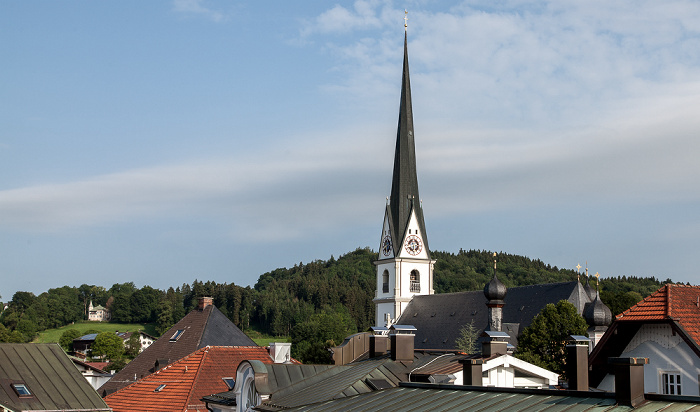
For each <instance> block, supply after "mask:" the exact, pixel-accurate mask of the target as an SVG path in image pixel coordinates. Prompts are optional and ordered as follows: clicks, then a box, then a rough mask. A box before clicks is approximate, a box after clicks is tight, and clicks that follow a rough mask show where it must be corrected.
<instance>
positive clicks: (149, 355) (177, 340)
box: [99, 297, 257, 396]
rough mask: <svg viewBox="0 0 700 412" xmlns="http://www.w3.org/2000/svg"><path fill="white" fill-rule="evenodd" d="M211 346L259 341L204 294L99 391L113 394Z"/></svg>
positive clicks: (247, 343)
mask: <svg viewBox="0 0 700 412" xmlns="http://www.w3.org/2000/svg"><path fill="white" fill-rule="evenodd" d="M207 346H257V345H256V344H255V342H253V340H252V339H250V338H249V337H248V336H246V335H245V333H243V332H242V331H241V330H240V329H238V327H236V325H234V324H233V322H231V321H230V320H229V319H228V318H227V317H226V315H224V314H223V313H221V311H220V310H219V309H217V308H216V307H215V306H214V305H213V300H212V298H210V297H202V298H200V299H199V305H198V307H197V308H196V309H194V310H193V311H191V312H190V313H188V314H187V315H185V317H183V318H182V319H181V320H180V321H179V322H178V323H176V324H175V325H174V326H173V327H172V328H170V329H169V330H168V331H167V332H165V333H164V334H163V335H162V336H161V337H160V338H158V340H156V341H155V342H153V344H152V345H151V346H149V347H148V348H147V349H145V350H144V351H143V352H141V353H140V354H139V355H138V356H137V357H136V358H135V359H134V360H132V361H131V362H129V363H128V364H127V365H126V366H125V367H124V369H122V370H121V371H119V372H118V373H117V374H116V375H114V377H112V379H110V380H109V381H108V382H107V383H105V384H104V385H102V387H100V389H99V392H100V394H101V395H102V396H106V395H109V394H110V393H113V392H115V391H117V390H119V389H121V388H123V387H125V386H127V385H129V384H131V383H133V382H135V381H137V380H139V379H143V378H145V377H146V376H148V375H150V374H152V373H154V372H156V371H157V370H159V369H161V368H163V367H164V366H166V365H168V364H170V363H172V362H175V361H177V360H180V359H182V358H184V357H185V356H188V355H190V354H191V353H193V352H195V351H196V350H197V349H201V348H204V347H207Z"/></svg>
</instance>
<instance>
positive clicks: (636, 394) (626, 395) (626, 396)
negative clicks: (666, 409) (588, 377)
mask: <svg viewBox="0 0 700 412" xmlns="http://www.w3.org/2000/svg"><path fill="white" fill-rule="evenodd" d="M608 363H609V364H610V365H612V367H613V371H614V373H615V400H616V401H617V403H618V404H619V405H628V406H631V407H633V408H635V407H636V406H637V405H639V404H640V403H642V402H644V365H646V364H648V363H649V358H608Z"/></svg>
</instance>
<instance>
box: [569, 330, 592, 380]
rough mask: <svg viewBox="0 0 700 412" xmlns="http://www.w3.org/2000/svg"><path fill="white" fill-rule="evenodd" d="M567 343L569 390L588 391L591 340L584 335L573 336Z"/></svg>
mask: <svg viewBox="0 0 700 412" xmlns="http://www.w3.org/2000/svg"><path fill="white" fill-rule="evenodd" d="M566 342H567V345H566V376H567V378H568V379H569V389H570V390H573V391H587V390H589V386H588V347H589V344H590V339H588V338H587V337H585V336H582V335H571V336H569V337H568V338H567V339H566Z"/></svg>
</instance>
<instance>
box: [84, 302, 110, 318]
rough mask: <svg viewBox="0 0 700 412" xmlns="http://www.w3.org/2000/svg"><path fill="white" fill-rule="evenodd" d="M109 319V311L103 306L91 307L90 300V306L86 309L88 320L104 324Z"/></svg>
mask: <svg viewBox="0 0 700 412" xmlns="http://www.w3.org/2000/svg"><path fill="white" fill-rule="evenodd" d="M110 319H111V313H110V312H109V309H107V308H105V307H104V306H101V305H97V306H93V305H92V300H90V306H89V307H88V320H89V321H94V322H106V321H109V320H110Z"/></svg>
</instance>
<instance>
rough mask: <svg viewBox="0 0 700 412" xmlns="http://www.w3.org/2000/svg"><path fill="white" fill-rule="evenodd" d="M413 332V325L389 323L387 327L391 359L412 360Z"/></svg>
mask: <svg viewBox="0 0 700 412" xmlns="http://www.w3.org/2000/svg"><path fill="white" fill-rule="evenodd" d="M415 332H416V328H415V327H414V326H413V325H391V328H389V340H390V342H391V360H394V361H402V362H413V346H414V340H415V338H416V333H415Z"/></svg>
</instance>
